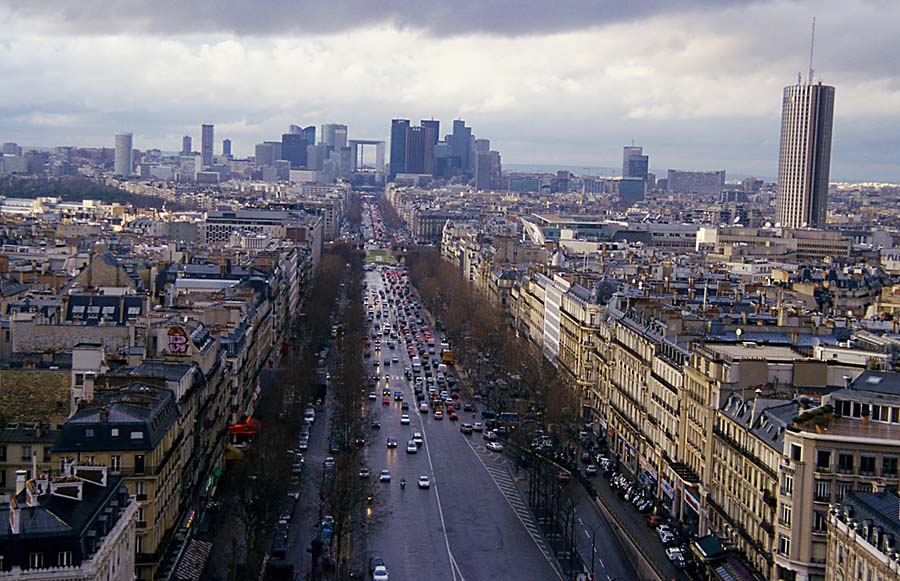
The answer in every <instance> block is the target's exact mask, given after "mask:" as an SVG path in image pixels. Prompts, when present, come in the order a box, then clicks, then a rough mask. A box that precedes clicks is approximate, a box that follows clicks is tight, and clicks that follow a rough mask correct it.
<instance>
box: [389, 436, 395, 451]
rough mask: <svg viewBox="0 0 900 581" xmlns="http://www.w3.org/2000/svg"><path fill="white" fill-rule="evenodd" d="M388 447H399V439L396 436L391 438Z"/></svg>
mask: <svg viewBox="0 0 900 581" xmlns="http://www.w3.org/2000/svg"><path fill="white" fill-rule="evenodd" d="M387 447H388V448H396V447H397V438H395V437H394V436H389V437H388V439H387Z"/></svg>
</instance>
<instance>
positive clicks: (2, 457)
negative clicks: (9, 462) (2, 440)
mask: <svg viewBox="0 0 900 581" xmlns="http://www.w3.org/2000/svg"><path fill="white" fill-rule="evenodd" d="M0 461H3V462H6V444H0Z"/></svg>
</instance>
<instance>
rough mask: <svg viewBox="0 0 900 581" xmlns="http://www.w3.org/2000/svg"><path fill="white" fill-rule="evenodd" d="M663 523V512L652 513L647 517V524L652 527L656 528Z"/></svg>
mask: <svg viewBox="0 0 900 581" xmlns="http://www.w3.org/2000/svg"><path fill="white" fill-rule="evenodd" d="M661 524H663V517H662V515H661V514H651V515H650V516H648V517H647V526H648V527H650V528H651V529H652V528H656V527H658V526H659V525H661Z"/></svg>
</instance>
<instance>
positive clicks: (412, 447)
mask: <svg viewBox="0 0 900 581" xmlns="http://www.w3.org/2000/svg"><path fill="white" fill-rule="evenodd" d="M418 451H419V447H418V446H416V443H415V442H413V441H412V440H410V441H409V442H407V443H406V453H407V454H415V453H416V452H418Z"/></svg>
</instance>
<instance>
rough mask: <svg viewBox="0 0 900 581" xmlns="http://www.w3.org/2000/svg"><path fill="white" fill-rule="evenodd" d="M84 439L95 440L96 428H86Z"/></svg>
mask: <svg viewBox="0 0 900 581" xmlns="http://www.w3.org/2000/svg"><path fill="white" fill-rule="evenodd" d="M84 437H85V438H93V437H94V428H86V429H85V430H84Z"/></svg>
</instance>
